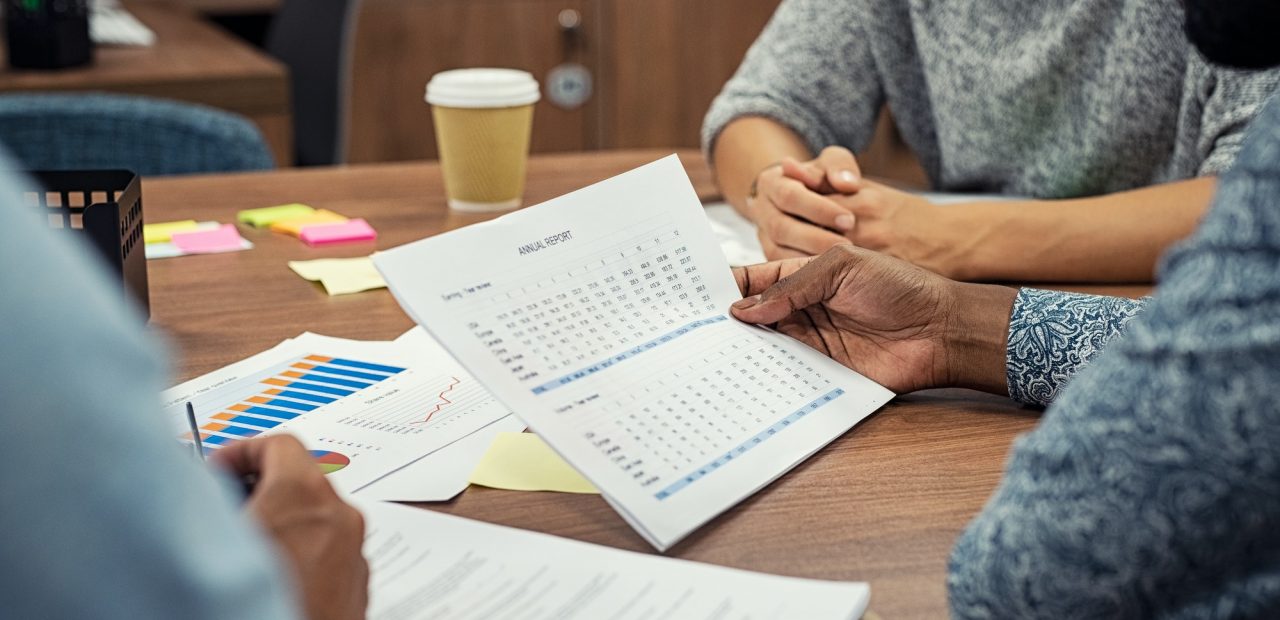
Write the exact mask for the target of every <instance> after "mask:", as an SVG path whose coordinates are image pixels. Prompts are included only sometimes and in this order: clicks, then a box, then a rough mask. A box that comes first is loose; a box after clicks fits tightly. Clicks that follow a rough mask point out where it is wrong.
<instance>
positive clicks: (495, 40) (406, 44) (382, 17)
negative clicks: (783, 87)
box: [347, 0, 779, 163]
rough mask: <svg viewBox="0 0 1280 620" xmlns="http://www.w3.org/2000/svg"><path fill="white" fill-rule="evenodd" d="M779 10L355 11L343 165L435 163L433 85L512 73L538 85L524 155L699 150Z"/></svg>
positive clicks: (605, 0)
mask: <svg viewBox="0 0 1280 620" xmlns="http://www.w3.org/2000/svg"><path fill="white" fill-rule="evenodd" d="M778 2H779V0H364V2H363V6H362V7H361V11H360V16H359V22H358V25H357V29H356V39H355V47H354V53H353V61H352V81H351V98H350V103H349V114H350V116H349V118H350V119H351V123H350V127H349V132H350V133H349V137H348V142H347V144H348V151H347V160H348V161H350V162H352V163H357V162H372V161H398V160H407V159H423V158H434V157H435V156H436V147H435V135H434V133H433V131H432V127H431V113H430V109H429V107H428V106H427V104H426V103H425V102H424V101H423V91H424V88H425V86H426V83H427V80H429V79H430V77H431V75H432V74H434V73H436V72H438V71H444V70H446V69H454V68H459V67H475V66H500V67H514V68H518V69H523V70H526V71H529V72H530V73H532V74H533V75H534V77H536V78H537V79H538V81H539V82H541V83H542V84H543V91H544V97H543V99H542V101H540V102H539V103H538V107H537V110H536V112H535V114H534V129H533V145H532V149H533V151H535V152H553V151H577V150H593V149H602V148H636V147H663V148H667V147H681V146H685V147H688V146H697V145H698V141H699V139H698V130H699V128H700V127H701V125H702V117H703V115H704V114H705V113H706V110H707V106H708V105H710V103H711V100H712V99H713V98H714V97H715V95H716V93H718V92H719V91H720V87H721V86H723V85H724V82H725V81H726V80H727V79H728V78H729V76H731V75H732V74H733V72H734V70H736V69H737V67H738V63H739V62H741V60H742V56H743V54H745V53H746V50H747V48H748V47H749V46H750V45H751V42H752V41H753V40H755V38H756V35H758V34H759V32H760V30H761V29H762V28H763V27H764V24H765V22H767V21H768V18H769V16H770V15H771V14H772V13H773V10H774V8H775V7H776V6H777V4H778ZM565 65H577V66H581V67H583V68H585V69H586V71H587V73H588V74H589V75H590V76H591V85H592V93H591V96H590V97H589V98H588V99H587V100H586V101H585V103H583V104H582V105H581V106H579V107H574V108H572V109H566V108H564V107H561V106H559V105H557V104H556V103H555V102H553V101H552V100H551V98H550V97H547V96H546V93H547V91H548V81H549V79H550V74H551V71H552V70H553V69H555V68H557V67H563V66H565Z"/></svg>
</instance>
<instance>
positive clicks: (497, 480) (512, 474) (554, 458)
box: [471, 433, 600, 493]
mask: <svg viewBox="0 0 1280 620" xmlns="http://www.w3.org/2000/svg"><path fill="white" fill-rule="evenodd" d="M471 484H478V485H480V486H482V487H490V488H494V489H507V490H510V491H555V492H559V493H599V492H600V491H599V489H596V488H595V487H594V486H592V485H591V482H589V481H588V480H587V479H586V478H583V477H582V474H580V473H578V471H577V470H576V469H574V468H573V466H571V465H569V464H568V463H566V462H564V459H562V458H560V455H558V454H556V453H555V451H554V450H552V449H551V447H550V446H548V445H547V444H546V442H544V441H542V438H541V437H539V436H537V435H534V434H533V433H499V434H498V435H497V436H495V437H494V438H493V443H492V444H491V445H490V446H489V449H488V450H487V451H485V453H484V455H483V456H482V457H481V458H480V462H479V464H477V465H476V468H475V471H473V472H471Z"/></svg>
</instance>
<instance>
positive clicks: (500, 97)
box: [427, 69, 540, 108]
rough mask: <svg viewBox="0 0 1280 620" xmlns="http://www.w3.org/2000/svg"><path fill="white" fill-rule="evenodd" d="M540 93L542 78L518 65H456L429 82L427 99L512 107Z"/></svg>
mask: <svg viewBox="0 0 1280 620" xmlns="http://www.w3.org/2000/svg"><path fill="white" fill-rule="evenodd" d="M539 96H540V95H539V92H538V81H537V80H535V79H533V76H532V75H530V74H529V73H528V72H527V71H520V70H517V69H454V70H453V71H443V72H441V73H437V74H435V75H434V76H432V77H431V82H429V83H428V84H427V103H430V104H431V105H438V106H444V107H446V108H512V107H516V106H522V105H528V104H530V103H535V102H537V101H538V99H539Z"/></svg>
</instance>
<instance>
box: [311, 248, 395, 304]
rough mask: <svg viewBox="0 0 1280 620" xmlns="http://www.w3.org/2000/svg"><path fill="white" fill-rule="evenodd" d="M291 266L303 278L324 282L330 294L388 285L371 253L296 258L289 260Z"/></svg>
mask: <svg viewBox="0 0 1280 620" xmlns="http://www.w3.org/2000/svg"><path fill="white" fill-rule="evenodd" d="M289 268H290V269H292V270H293V272H294V273H296V274H298V275H300V276H302V278H303V279H304V280H311V281H312V282H319V283H321V284H323V285H324V290H325V291H326V292H328V293H329V295H347V294H349V293H359V292H361V291H368V290H371V289H375V288H385V287H386V286H387V282H386V281H385V280H383V279H382V274H381V273H378V268H377V267H374V266H373V260H372V259H370V258H369V257H368V256H362V257H360V258H322V259H319V260H295V261H289Z"/></svg>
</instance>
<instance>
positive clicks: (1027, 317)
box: [1005, 288, 1146, 406]
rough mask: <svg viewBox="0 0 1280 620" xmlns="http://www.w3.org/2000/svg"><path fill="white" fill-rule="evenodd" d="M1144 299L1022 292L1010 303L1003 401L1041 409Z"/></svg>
mask: <svg viewBox="0 0 1280 620" xmlns="http://www.w3.org/2000/svg"><path fill="white" fill-rule="evenodd" d="M1145 303H1146V300H1133V299H1125V298H1123V297H1103V296H1100V295H1084V294H1081V293H1062V292H1057V291H1041V290H1037V289H1032V288H1024V289H1022V290H1021V291H1019V292H1018V298H1017V300H1015V301H1014V302H1013V315H1012V316H1011V317H1010V319H1009V348H1008V353H1007V354H1006V355H1007V357H1006V362H1005V372H1006V373H1007V375H1008V379H1009V396H1010V397H1011V398H1013V399H1014V400H1016V401H1018V402H1020V403H1025V404H1028V405H1042V406H1047V405H1048V404H1049V403H1051V402H1053V399H1054V398H1055V397H1056V396H1057V395H1058V391H1059V390H1061V389H1062V387H1063V386H1064V385H1066V384H1067V382H1068V381H1070V380H1071V377H1074V376H1075V375H1076V373H1077V372H1078V371H1079V370H1080V369H1081V368H1083V367H1084V366H1085V364H1088V363H1089V360H1091V359H1093V357H1094V356H1095V355H1097V354H1098V352H1099V351H1101V350H1103V349H1104V348H1106V346H1107V342H1109V341H1110V340H1111V339H1112V338H1114V337H1116V336H1117V335H1119V334H1121V333H1123V332H1124V326H1125V324H1126V323H1128V322H1129V320H1130V319H1132V318H1133V317H1135V316H1137V315H1138V313H1139V312H1140V311H1141V310H1142V307H1143V305H1144V304H1145Z"/></svg>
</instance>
